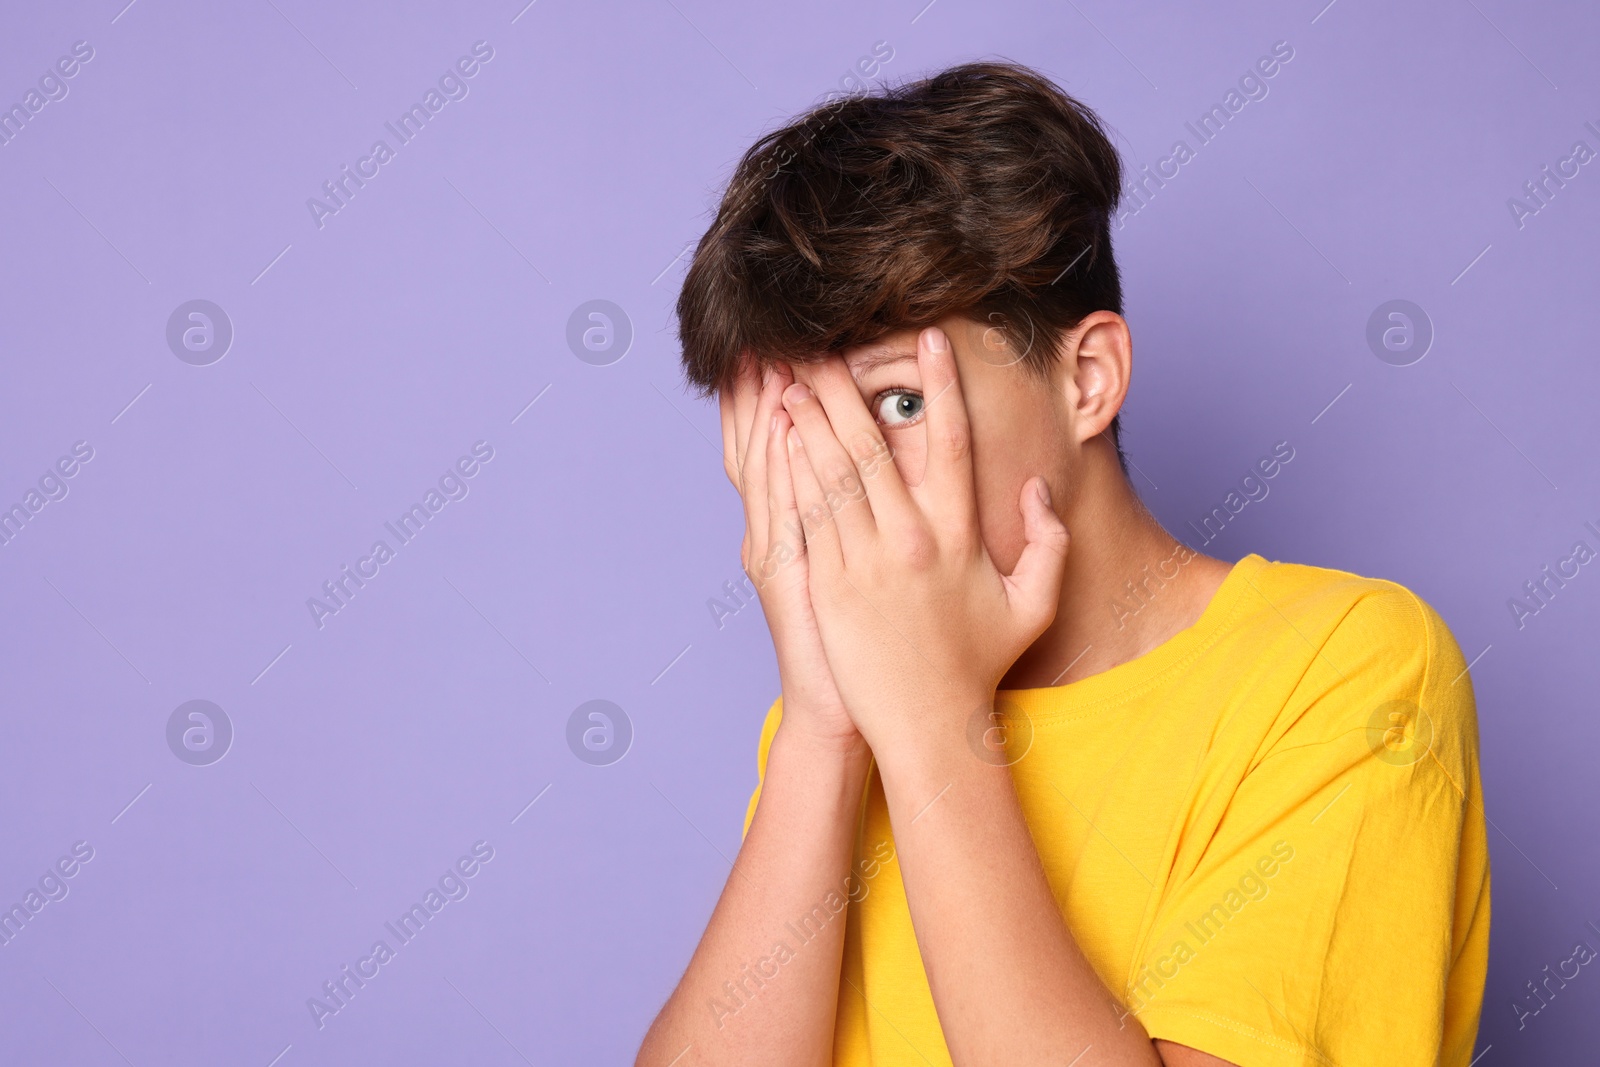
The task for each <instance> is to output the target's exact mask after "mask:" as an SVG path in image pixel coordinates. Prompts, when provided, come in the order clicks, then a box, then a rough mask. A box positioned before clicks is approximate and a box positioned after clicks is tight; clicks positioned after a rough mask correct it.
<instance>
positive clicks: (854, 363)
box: [845, 352, 917, 378]
mask: <svg viewBox="0 0 1600 1067" xmlns="http://www.w3.org/2000/svg"><path fill="white" fill-rule="evenodd" d="M916 358H917V354H916V353H915V352H902V353H900V354H899V355H894V354H888V355H881V356H859V357H856V358H854V359H847V360H845V362H846V363H847V364H848V365H849V367H850V376H851V377H852V378H860V377H861V376H862V375H863V374H866V373H867V372H868V371H874V370H877V369H878V368H879V367H887V366H890V365H891V364H895V363H904V362H906V361H907V360H915V359H916Z"/></svg>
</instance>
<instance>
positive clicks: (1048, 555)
mask: <svg viewBox="0 0 1600 1067" xmlns="http://www.w3.org/2000/svg"><path fill="white" fill-rule="evenodd" d="M1021 507H1022V532H1023V534H1024V536H1026V537H1027V539H1028V543H1027V545H1026V547H1024V548H1023V550H1022V555H1021V556H1020V557H1019V558H1018V559H1017V565H1016V566H1015V567H1014V568H1012V571H1011V574H1010V576H1009V577H1008V578H1007V579H1006V585H1007V594H1008V597H1009V599H1010V601H1011V603H1012V604H1013V605H1014V606H1015V607H1016V608H1017V610H1018V611H1019V612H1021V613H1022V614H1023V615H1025V616H1026V617H1028V618H1029V619H1031V620H1033V621H1034V622H1036V623H1038V624H1039V625H1040V626H1041V628H1042V627H1043V626H1048V625H1049V624H1050V621H1051V620H1052V619H1053V618H1054V617H1055V612H1056V602H1057V601H1058V600H1059V599H1060V596H1061V576H1062V575H1063V574H1064V573H1066V569H1067V546H1068V543H1069V542H1070V541H1071V539H1072V535H1070V534H1069V533H1067V527H1066V524H1064V523H1063V522H1062V521H1061V517H1060V516H1059V515H1057V514H1056V513H1055V509H1054V508H1053V507H1052V506H1051V504H1050V486H1049V485H1048V484H1047V483H1046V482H1045V480H1044V479H1043V478H1042V477H1039V478H1033V479H1031V480H1030V481H1029V482H1028V484H1026V485H1024V486H1023V487H1022V499H1021Z"/></svg>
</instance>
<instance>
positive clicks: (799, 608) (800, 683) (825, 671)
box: [718, 360, 862, 750]
mask: <svg viewBox="0 0 1600 1067" xmlns="http://www.w3.org/2000/svg"><path fill="white" fill-rule="evenodd" d="M793 382H794V375H793V372H792V371H791V370H790V369H789V366H788V365H787V364H783V363H779V364H775V365H773V366H771V367H768V368H766V369H765V370H762V369H759V368H757V367H756V366H755V364H754V361H753V360H752V361H747V362H746V364H745V366H744V367H743V368H742V369H741V371H740V374H739V377H738V379H737V380H736V381H735V383H734V385H733V386H732V387H731V388H729V389H724V390H723V391H722V392H721V393H720V394H719V397H718V400H719V403H720V406H721V410H722V453H723V466H724V468H725V470H726V471H727V474H728V479H729V480H730V481H731V482H733V485H734V488H736V489H738V490H739V495H740V497H742V498H743V500H744V519H745V530H744V544H743V545H742V547H741V548H740V552H739V563H740V565H741V566H742V567H743V568H744V570H745V573H746V574H748V575H749V576H750V580H751V581H752V582H753V583H754V584H755V587H756V594H757V596H759V597H760V599H761V610H762V611H763V612H764V613H765V614H766V617H767V627H768V628H769V629H770V630H771V632H772V644H773V647H774V649H775V650H776V652H777V657H778V677H779V681H780V684H781V685H782V687H783V723H782V728H783V729H785V730H788V731H800V732H804V733H805V734H807V735H809V737H810V739H811V740H814V741H818V742H820V743H822V744H824V745H826V746H835V745H837V746H839V747H840V748H841V749H844V750H850V749H854V748H857V747H859V746H860V745H861V744H862V739H861V735H860V733H859V732H858V731H857V730H856V727H855V724H854V722H853V721H852V720H851V718H850V715H849V713H848V712H847V711H846V710H845V706H844V701H843V699H842V698H841V697H840V694H839V687H838V686H837V685H836V684H835V683H834V679H833V672H832V671H831V670H830V669H829V667H828V659H827V656H826V655H825V654H824V652H823V647H822V638H821V635H820V634H819V632H818V630H817V620H816V616H815V615H814V614H813V612H812V608H811V594H810V561H809V559H808V556H807V553H806V545H805V535H804V533H803V531H802V529H801V525H800V516H799V512H798V510H797V508H796V503H795V493H794V482H793V479H792V478H791V476H790V469H789V455H788V449H787V447H786V446H785V443H784V442H785V441H786V440H787V435H788V432H789V428H790V426H791V422H790V420H789V415H788V413H787V412H786V411H784V409H783V391H784V389H785V388H787V387H788V386H789V385H791V384H793Z"/></svg>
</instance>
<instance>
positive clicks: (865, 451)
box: [850, 430, 887, 474]
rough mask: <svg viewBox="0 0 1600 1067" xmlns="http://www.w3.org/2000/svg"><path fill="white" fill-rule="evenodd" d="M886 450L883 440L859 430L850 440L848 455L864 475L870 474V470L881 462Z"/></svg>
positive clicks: (868, 432) (866, 431)
mask: <svg viewBox="0 0 1600 1067" xmlns="http://www.w3.org/2000/svg"><path fill="white" fill-rule="evenodd" d="M886 450H887V446H886V445H885V444H884V443H883V438H881V437H879V436H878V435H877V434H875V433H872V432H870V431H868V430H861V431H859V432H858V433H856V434H855V436H853V437H852V438H851V439H850V455H851V456H852V457H854V459H855V461H856V466H857V467H858V468H860V469H861V471H862V472H864V473H868V474H870V473H871V468H873V467H876V466H877V465H878V463H879V462H881V461H882V457H883V453H884V452H885V451H886Z"/></svg>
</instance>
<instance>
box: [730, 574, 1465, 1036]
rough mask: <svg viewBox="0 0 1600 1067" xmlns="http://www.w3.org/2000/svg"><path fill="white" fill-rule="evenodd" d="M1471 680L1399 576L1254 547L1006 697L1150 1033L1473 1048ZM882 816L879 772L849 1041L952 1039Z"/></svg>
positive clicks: (1025, 797)
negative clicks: (1205, 590) (1167, 633)
mask: <svg viewBox="0 0 1600 1067" xmlns="http://www.w3.org/2000/svg"><path fill="white" fill-rule="evenodd" d="M1471 685H1472V683H1471V680H1470V678H1469V677H1468V676H1467V673H1466V664H1465V662H1464V661H1463V659H1462V656H1461V652H1460V650H1459V649H1458V647H1457V646H1456V642H1455V640H1454V639H1453V638H1452V637H1451V635H1450V632H1449V630H1448V629H1447V628H1446V627H1445V625H1444V622H1443V621H1442V620H1441V619H1440V618H1439V616H1438V615H1437V614H1436V613H1435V612H1434V611H1433V609H1432V608H1430V607H1429V606H1428V605H1427V604H1425V603H1423V602H1422V601H1421V600H1419V599H1418V598H1417V597H1416V596H1414V595H1413V594H1412V593H1411V592H1409V591H1408V590H1406V589H1405V588H1404V587H1402V586H1399V585H1396V584H1394V583H1393V582H1387V581H1379V580H1375V579H1368V578H1362V577H1358V576H1356V575H1353V574H1347V573H1345V572H1342V571H1336V570H1329V569H1325V568H1320V567H1309V566H1301V565H1297V564H1286V563H1274V562H1269V561H1267V560H1266V559H1263V558H1262V557H1261V556H1258V555H1250V556H1246V557H1245V558H1244V559H1243V560H1241V561H1239V562H1238V563H1237V564H1236V565H1235V566H1234V568H1233V570H1232V571H1231V572H1230V573H1229V575H1228V577H1227V579H1226V580H1225V581H1224V582H1223V584H1222V586H1221V588H1220V589H1219V590H1218V591H1217V593H1216V595H1215V596H1214V597H1213V599H1212V601H1211V603H1210V604H1209V605H1208V606H1207V608H1206V610H1205V612H1204V613H1203V614H1202V616H1201V617H1200V619H1199V620H1198V621H1197V622H1196V623H1195V624H1194V625H1193V626H1191V627H1190V628H1189V629H1187V630H1184V631H1183V632H1181V633H1179V634H1178V635H1176V636H1175V637H1173V638H1172V639H1171V640H1169V641H1167V642H1166V643H1164V644H1162V645H1161V646H1159V647H1158V648H1156V649H1154V650H1152V651H1151V652H1149V653H1147V654H1146V655H1143V656H1140V657H1139V658H1138V659H1135V660H1132V661H1130V662H1128V663H1124V664H1121V665H1120V666H1117V667H1114V668H1112V669H1111V670H1109V671H1105V672H1103V673H1101V674H1097V675H1094V676H1092V677H1089V678H1085V679H1083V680H1082V681H1079V682H1075V683H1073V684H1071V685H1065V686H1055V687H1050V688H1043V689H1022V690H1002V691H1001V692H1000V693H999V694H998V695H997V705H998V710H999V711H1000V713H1001V719H1002V722H1003V724H1004V728H1005V729H1006V730H1007V731H1008V733H1009V735H1010V738H1011V739H1012V740H1011V743H1010V744H1009V745H1008V751H1010V752H1011V754H1012V755H1013V756H1014V755H1015V753H1016V751H1017V750H1018V749H1020V748H1021V747H1022V746H1023V745H1024V744H1026V751H1025V754H1024V755H1023V756H1022V757H1021V758H1020V759H1019V760H1018V761H1017V762H1016V763H1015V764H1014V765H1013V767H1012V775H1013V779H1014V781H1015V783H1016V787H1017V793H1018V796H1019V798H1020V800H1021V803H1022V807H1023V811H1024V813H1025V815H1026V817H1027V820H1028V826H1029V828H1030V830H1031V831H1032V834H1033V838H1034V842H1035V845H1036V846H1037V848H1038V850H1039V856H1040V859H1041V860H1042V862H1043V864H1044V869H1045V873H1046V875H1047V877H1048V879H1049V881H1050V885H1051V888H1052V889H1053V890H1054V893H1055V897H1056V901H1057V903H1058V904H1059V906H1060V908H1061V913H1062V915H1063V917H1064V918H1065V920H1066V922H1067V924H1068V926H1069V927H1070V929H1071V930H1072V932H1073V934H1074V936H1075V937H1076V938H1077V941H1078V943H1079V945H1080V946H1081V947H1082V949H1083V952H1084V954H1085V955H1086V956H1087V957H1088V959H1089V961H1090V962H1091V964H1093V966H1094V968H1095V970H1096V971H1097V972H1098V973H1099V975H1100V977H1101V979H1102V980H1103V981H1104V982H1105V984H1106V986H1107V987H1108V988H1109V989H1111V990H1112V991H1113V992H1114V993H1116V994H1118V996H1119V998H1120V1000H1121V1001H1122V1003H1123V1004H1124V1005H1125V1006H1126V1010H1127V1011H1128V1012H1130V1013H1131V1014H1132V1015H1134V1016H1136V1017H1137V1018H1138V1019H1139V1021H1140V1022H1141V1023H1142V1024H1143V1025H1144V1027H1145V1029H1146V1030H1147V1031H1148V1032H1149V1033H1150V1035H1151V1036H1152V1037H1156V1038H1165V1039H1168V1040H1171V1041H1176V1042H1179V1043H1181V1044H1185V1045H1189V1046H1191V1047H1193V1048H1197V1049H1201V1050H1203V1051H1205V1052H1209V1053H1211V1054H1213V1055H1215V1056H1219V1057H1221V1058H1223V1059H1225V1060H1229V1061H1231V1062H1233V1063H1235V1064H1239V1065H1240V1067H1290V1065H1294V1067H1300V1065H1303V1064H1333V1065H1338V1067H1364V1065H1368V1064H1378V1063H1382V1064H1385V1065H1392V1067H1409V1065H1417V1067H1433V1065H1434V1064H1439V1065H1441V1067H1466V1065H1467V1064H1468V1062H1469V1061H1470V1059H1471V1056H1472V1045H1473V1040H1474V1038H1475V1035H1476V1033H1477V1027H1478V1015H1479V1008H1480V1004H1481V1000H1482V995H1483V985H1484V977H1485V973H1486V969H1487V963H1488V943H1489V860H1488V848H1487V842H1486V839H1485V832H1484V814H1483V806H1482V797H1481V792H1480V786H1479V775H1478V753H1477V722H1476V717H1475V711H1474V705H1473V697H1472V688H1471ZM781 715H782V707H781V701H780V702H779V703H775V704H774V705H773V707H772V709H771V710H770V711H769V712H768V714H767V719H766V722H765V723H764V724H763V728H762V732H761V742H760V747H759V751H758V760H757V763H758V771H759V772H761V773H764V771H765V766H766V753H767V749H768V747H769V746H770V744H771V741H772V737H773V734H774V733H775V732H776V730H777V725H778V722H779V719H780V717H781ZM1030 737H1031V740H1029V738H1030ZM759 797H760V785H759V783H758V785H757V787H756V791H755V794H754V795H752V796H751V798H750V806H749V809H748V810H747V812H746V819H745V826H746V828H747V829H748V827H749V821H750V818H751V817H752V816H753V815H754V812H755V807H756V804H757V802H758V801H759ZM893 840H894V837H893V833H892V830H891V827H890V825H889V817H888V812H887V809H886V807H885V805H884V797H883V790H882V787H881V784H880V783H879V782H878V780H877V779H876V777H875V776H874V777H872V778H870V779H869V781H868V785H867V794H866V796H865V798H864V804H863V808H862V817H861V825H860V829H859V833H858V837H857V846H856V852H857V856H856V859H857V866H856V870H859V871H863V872H870V877H863V878H862V879H861V881H860V883H859V885H858V886H857V888H856V891H854V892H852V894H851V900H850V902H849V905H848V907H849V912H848V917H847V925H846V933H845V951H844V963H843V970H842V974H841V981H840V985H839V1010H838V1016H837V1020H838V1021H837V1024H836V1031H835V1045H834V1051H835V1062H836V1063H838V1064H842V1065H856V1064H862V1065H865V1064H869V1063H870V1064H878V1065H883V1064H901V1063H905V1064H918V1065H921V1064H930V1065H939V1064H948V1063H950V1055H949V1052H948V1050H947V1049H946V1048H945V1044H944V1037H943V1034H942V1033H941V1031H940V1029H939V1020H938V1015H937V1013H936V1012H935V1009H934V1004H933V997H932V994H931V993H930V992H929V989H928V981H927V976H926V974H925V973H924V971H923V969H922V961H921V958H920V956H919V954H918V951H917V944H916V938H915V934H914V932H913V931H912V927H911V917H910V912H909V910H908V909H907V905H906V898H905V890H904V886H903V884H902V883H901V880H900V872H899V869H898V867H897V866H896V864H895V863H894V862H893V855H894V850H893ZM995 906H996V907H1004V906H1005V902H1004V901H996V902H995ZM795 929H796V930H798V931H800V933H799V934H797V936H803V934H804V931H805V929H806V927H805V926H804V925H803V924H802V925H801V926H798V927H795ZM996 1010H997V1011H1004V1010H1005V1006H1004V1005H996Z"/></svg>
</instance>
